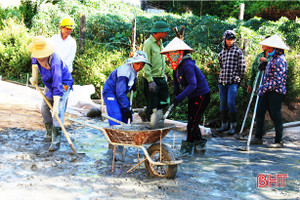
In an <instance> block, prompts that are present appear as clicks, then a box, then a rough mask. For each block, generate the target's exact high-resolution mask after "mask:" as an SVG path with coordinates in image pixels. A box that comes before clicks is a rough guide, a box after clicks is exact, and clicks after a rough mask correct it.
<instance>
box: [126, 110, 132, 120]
mask: <svg viewBox="0 0 300 200" xmlns="http://www.w3.org/2000/svg"><path fill="white" fill-rule="evenodd" d="M125 117H126V119H127V120H130V121H132V110H130V109H129V110H127V111H126V113H125Z"/></svg>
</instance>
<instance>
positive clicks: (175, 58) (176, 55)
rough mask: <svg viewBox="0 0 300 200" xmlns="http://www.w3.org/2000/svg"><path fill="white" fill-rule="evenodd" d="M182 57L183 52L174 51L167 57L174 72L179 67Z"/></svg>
mask: <svg viewBox="0 0 300 200" xmlns="http://www.w3.org/2000/svg"><path fill="white" fill-rule="evenodd" d="M182 55H183V51H173V52H170V53H168V54H167V57H168V58H169V59H170V61H171V67H172V69H173V70H175V69H176V68H177V66H178V65H179V62H180V60H181V58H182Z"/></svg>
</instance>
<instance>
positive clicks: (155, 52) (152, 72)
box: [143, 35, 165, 82]
mask: <svg viewBox="0 0 300 200" xmlns="http://www.w3.org/2000/svg"><path fill="white" fill-rule="evenodd" d="M159 43H160V45H158V43H157V41H156V39H155V38H154V37H153V36H152V35H151V36H150V37H149V38H148V39H147V40H146V41H145V43H144V45H143V51H144V52H145V53H146V54H147V57H148V62H150V63H151V64H152V67H150V66H149V65H147V64H145V66H144V68H143V71H144V77H145V78H146V79H147V81H148V82H151V81H153V77H164V76H165V56H164V55H162V54H160V52H161V51H162V49H163V44H162V40H160V42H159Z"/></svg>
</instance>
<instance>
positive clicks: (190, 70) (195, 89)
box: [173, 58, 210, 102]
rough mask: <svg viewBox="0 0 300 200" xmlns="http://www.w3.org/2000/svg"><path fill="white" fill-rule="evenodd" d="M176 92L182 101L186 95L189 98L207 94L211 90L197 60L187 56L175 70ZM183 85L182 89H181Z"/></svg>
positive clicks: (178, 98)
mask: <svg viewBox="0 0 300 200" xmlns="http://www.w3.org/2000/svg"><path fill="white" fill-rule="evenodd" d="M173 84H174V94H175V95H177V94H178V93H179V92H180V90H182V92H181V93H180V94H179V95H177V96H176V99H177V100H178V101H179V102H181V101H183V100H184V99H185V98H186V97H188V98H189V99H191V98H193V97H197V96H202V95H205V94H207V93H208V92H209V91H210V90H209V87H208V84H207V82H206V80H205V77H204V75H203V74H202V72H201V71H200V69H199V68H198V67H197V65H196V64H195V61H194V60H192V59H190V58H186V59H184V58H183V60H182V62H181V63H180V65H178V67H177V69H176V70H174V71H173ZM180 87H181V89H180Z"/></svg>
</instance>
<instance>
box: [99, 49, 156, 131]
mask: <svg viewBox="0 0 300 200" xmlns="http://www.w3.org/2000/svg"><path fill="white" fill-rule="evenodd" d="M145 63H147V64H149V65H150V66H152V65H151V64H150V63H149V62H148V60H147V55H146V54H145V52H143V51H136V52H135V53H134V55H133V57H132V58H129V59H127V62H126V63H125V64H124V65H122V66H120V67H118V68H117V69H115V70H114V71H113V72H112V73H111V74H110V75H109V77H108V79H107V80H106V82H105V84H104V89H103V98H104V102H105V105H106V109H107V114H108V115H109V116H110V117H112V118H115V119H117V120H119V121H122V122H124V123H127V122H128V119H130V120H131V121H132V111H131V109H130V104H129V101H128V99H127V94H128V93H129V91H130V90H132V88H133V87H134V85H135V81H136V78H137V74H138V72H139V71H140V70H141V69H143V67H144V65H145ZM109 125H110V126H112V125H118V123H116V122H113V121H111V120H109Z"/></svg>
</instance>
